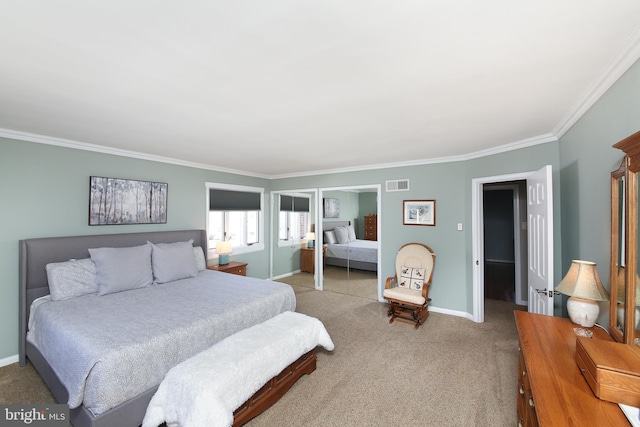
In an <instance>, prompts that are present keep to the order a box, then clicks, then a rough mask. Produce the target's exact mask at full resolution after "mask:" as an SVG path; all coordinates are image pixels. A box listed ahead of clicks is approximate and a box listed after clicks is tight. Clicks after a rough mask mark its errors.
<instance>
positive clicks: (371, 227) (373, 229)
mask: <svg viewBox="0 0 640 427" xmlns="http://www.w3.org/2000/svg"><path fill="white" fill-rule="evenodd" d="M364 240H378V215H376V214H371V215H365V216H364Z"/></svg>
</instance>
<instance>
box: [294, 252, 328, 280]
mask: <svg viewBox="0 0 640 427" xmlns="http://www.w3.org/2000/svg"><path fill="white" fill-rule="evenodd" d="M314 249H315V248H301V249H300V271H302V272H303V273H311V274H313V273H315V271H316V268H315V267H316V263H315V256H314V254H315V251H314ZM326 252H327V248H325V247H322V260H323V262H324V257H325V255H326Z"/></svg>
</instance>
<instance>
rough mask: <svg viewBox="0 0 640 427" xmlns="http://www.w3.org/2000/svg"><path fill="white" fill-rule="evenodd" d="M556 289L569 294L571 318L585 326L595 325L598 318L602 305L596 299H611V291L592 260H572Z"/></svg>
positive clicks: (568, 305)
mask: <svg viewBox="0 0 640 427" xmlns="http://www.w3.org/2000/svg"><path fill="white" fill-rule="evenodd" d="M556 291H558V292H560V293H562V294H565V295H569V300H568V301H567V311H568V312H569V318H570V319H571V321H572V322H573V323H577V324H578V325H580V326H584V327H585V328H590V327H592V326H593V325H595V323H596V320H597V319H598V314H599V313H600V306H599V305H598V303H597V302H596V301H608V300H609V293H608V292H607V290H606V289H605V288H604V286H602V281H601V280H600V275H599V274H598V269H597V268H596V263H595V262H591V261H580V260H573V261H571V267H569V271H568V272H567V275H566V276H564V279H562V282H560V284H559V285H558V286H557V287H556Z"/></svg>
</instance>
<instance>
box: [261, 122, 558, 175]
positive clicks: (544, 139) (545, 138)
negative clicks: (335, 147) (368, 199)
mask: <svg viewBox="0 0 640 427" xmlns="http://www.w3.org/2000/svg"><path fill="white" fill-rule="evenodd" d="M555 141H558V138H557V137H556V136H555V135H553V134H551V133H545V134H543V135H539V136H534V137H531V138H527V139H523V140H520V141H517V142H512V143H510V144H505V145H501V146H499V147H493V148H489V149H487V150H481V151H476V152H473V153H470V154H465V155H461V156H449V157H438V158H433V159H419V160H411V161H406V162H395V163H380V164H375V165H367V166H358V167H349V168H337V169H324V170H317V171H309V172H301V173H291V174H283V175H271V176H270V179H282V178H299V177H303V176H314V175H327V174H332V173H345V172H363V171H370V170H376V169H390V168H402V167H407V166H423V165H430V164H436V163H453V162H464V161H467V160H473V159H477V158H480V157H486V156H492V155H494V154H500V153H505V152H507V151H513V150H519V149H521V148H526V147H531V146H533V145H540V144H546V143H548V142H555Z"/></svg>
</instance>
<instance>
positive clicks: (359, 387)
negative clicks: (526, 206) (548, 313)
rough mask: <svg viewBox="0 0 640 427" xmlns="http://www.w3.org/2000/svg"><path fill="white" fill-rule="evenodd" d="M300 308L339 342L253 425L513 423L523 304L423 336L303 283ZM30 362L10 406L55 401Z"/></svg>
mask: <svg viewBox="0 0 640 427" xmlns="http://www.w3.org/2000/svg"><path fill="white" fill-rule="evenodd" d="M294 289H295V291H296V295H297V298H298V308H297V311H299V312H301V313H306V314H309V315H311V316H315V317H317V318H319V319H320V320H322V322H323V323H324V324H325V326H326V328H327V330H328V331H329V333H330V334H331V337H332V339H333V341H334V343H335V345H336V349H335V350H334V351H333V352H327V351H324V350H318V351H317V353H318V361H317V369H316V371H315V372H314V373H312V374H311V375H304V376H303V377H302V378H300V379H299V380H298V382H297V383H296V384H295V385H294V386H293V387H292V389H291V390H290V391H289V392H288V393H287V394H286V395H285V396H284V397H283V398H282V399H280V401H279V402H277V403H276V404H275V405H274V406H273V407H272V408H271V409H269V410H268V411H267V412H265V413H264V414H262V415H260V416H259V417H257V418H255V419H254V420H252V421H250V422H249V424H247V425H248V426H251V427H261V426H265V427H266V426H268V427H272V426H276V425H277V426H318V427H320V426H322V427H327V426H390V425H419V426H487V427H489V426H491V427H495V426H513V425H515V424H516V367H517V333H516V328H515V323H514V320H513V309H515V308H516V306H515V305H513V304H511V303H507V302H501V301H491V300H487V301H486V307H485V319H486V321H485V323H482V324H476V323H473V322H471V321H470V320H466V319H463V318H459V317H454V316H448V315H444V314H440V313H431V315H430V316H429V318H428V319H427V321H426V322H425V324H424V325H423V326H422V327H421V328H420V329H419V330H417V331H416V330H414V329H413V326H411V325H408V324H405V323H398V322H396V323H393V324H389V323H388V319H387V317H386V306H385V304H383V303H379V302H376V301H372V300H369V299H365V298H358V297H352V296H348V295H344V294H337V293H332V292H318V291H315V290H313V289H309V288H303V287H298V286H294ZM51 402H53V400H52V398H51V395H50V394H49V393H48V391H47V390H46V387H45V386H44V385H43V384H42V382H41V381H40V379H39V377H38V376H37V374H35V372H34V370H33V369H32V368H31V366H30V365H28V367H26V368H22V369H21V368H19V367H18V366H17V364H14V365H10V366H7V367H4V368H0V403H51Z"/></svg>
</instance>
